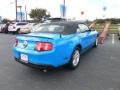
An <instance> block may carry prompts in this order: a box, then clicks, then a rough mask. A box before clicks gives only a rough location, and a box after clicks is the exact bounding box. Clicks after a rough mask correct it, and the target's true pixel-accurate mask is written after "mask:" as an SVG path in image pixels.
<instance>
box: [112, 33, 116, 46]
mask: <svg viewBox="0 0 120 90" xmlns="http://www.w3.org/2000/svg"><path fill="white" fill-rule="evenodd" d="M112 44H115V34H112Z"/></svg>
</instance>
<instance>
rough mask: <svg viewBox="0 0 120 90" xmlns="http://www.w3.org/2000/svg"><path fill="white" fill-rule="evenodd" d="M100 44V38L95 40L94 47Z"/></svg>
mask: <svg viewBox="0 0 120 90" xmlns="http://www.w3.org/2000/svg"><path fill="white" fill-rule="evenodd" d="M97 46H98V38H97V39H96V40H95V43H94V46H93V47H97Z"/></svg>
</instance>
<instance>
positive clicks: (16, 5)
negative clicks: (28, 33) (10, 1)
mask: <svg viewBox="0 0 120 90" xmlns="http://www.w3.org/2000/svg"><path fill="white" fill-rule="evenodd" d="M15 10H16V12H15V15H16V21H17V0H15Z"/></svg>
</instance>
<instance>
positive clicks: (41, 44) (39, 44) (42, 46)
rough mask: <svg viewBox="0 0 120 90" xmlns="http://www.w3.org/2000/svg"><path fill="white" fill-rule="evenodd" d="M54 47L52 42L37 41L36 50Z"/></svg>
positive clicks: (47, 49)
mask: <svg viewBox="0 0 120 90" xmlns="http://www.w3.org/2000/svg"><path fill="white" fill-rule="evenodd" d="M52 49H53V45H52V43H49V42H36V45H35V50H37V51H50V50H52Z"/></svg>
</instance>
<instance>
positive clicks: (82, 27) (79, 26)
mask: <svg viewBox="0 0 120 90" xmlns="http://www.w3.org/2000/svg"><path fill="white" fill-rule="evenodd" d="M78 28H79V29H80V32H85V31H87V30H89V28H88V27H87V26H86V25H84V24H79V25H78Z"/></svg>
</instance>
